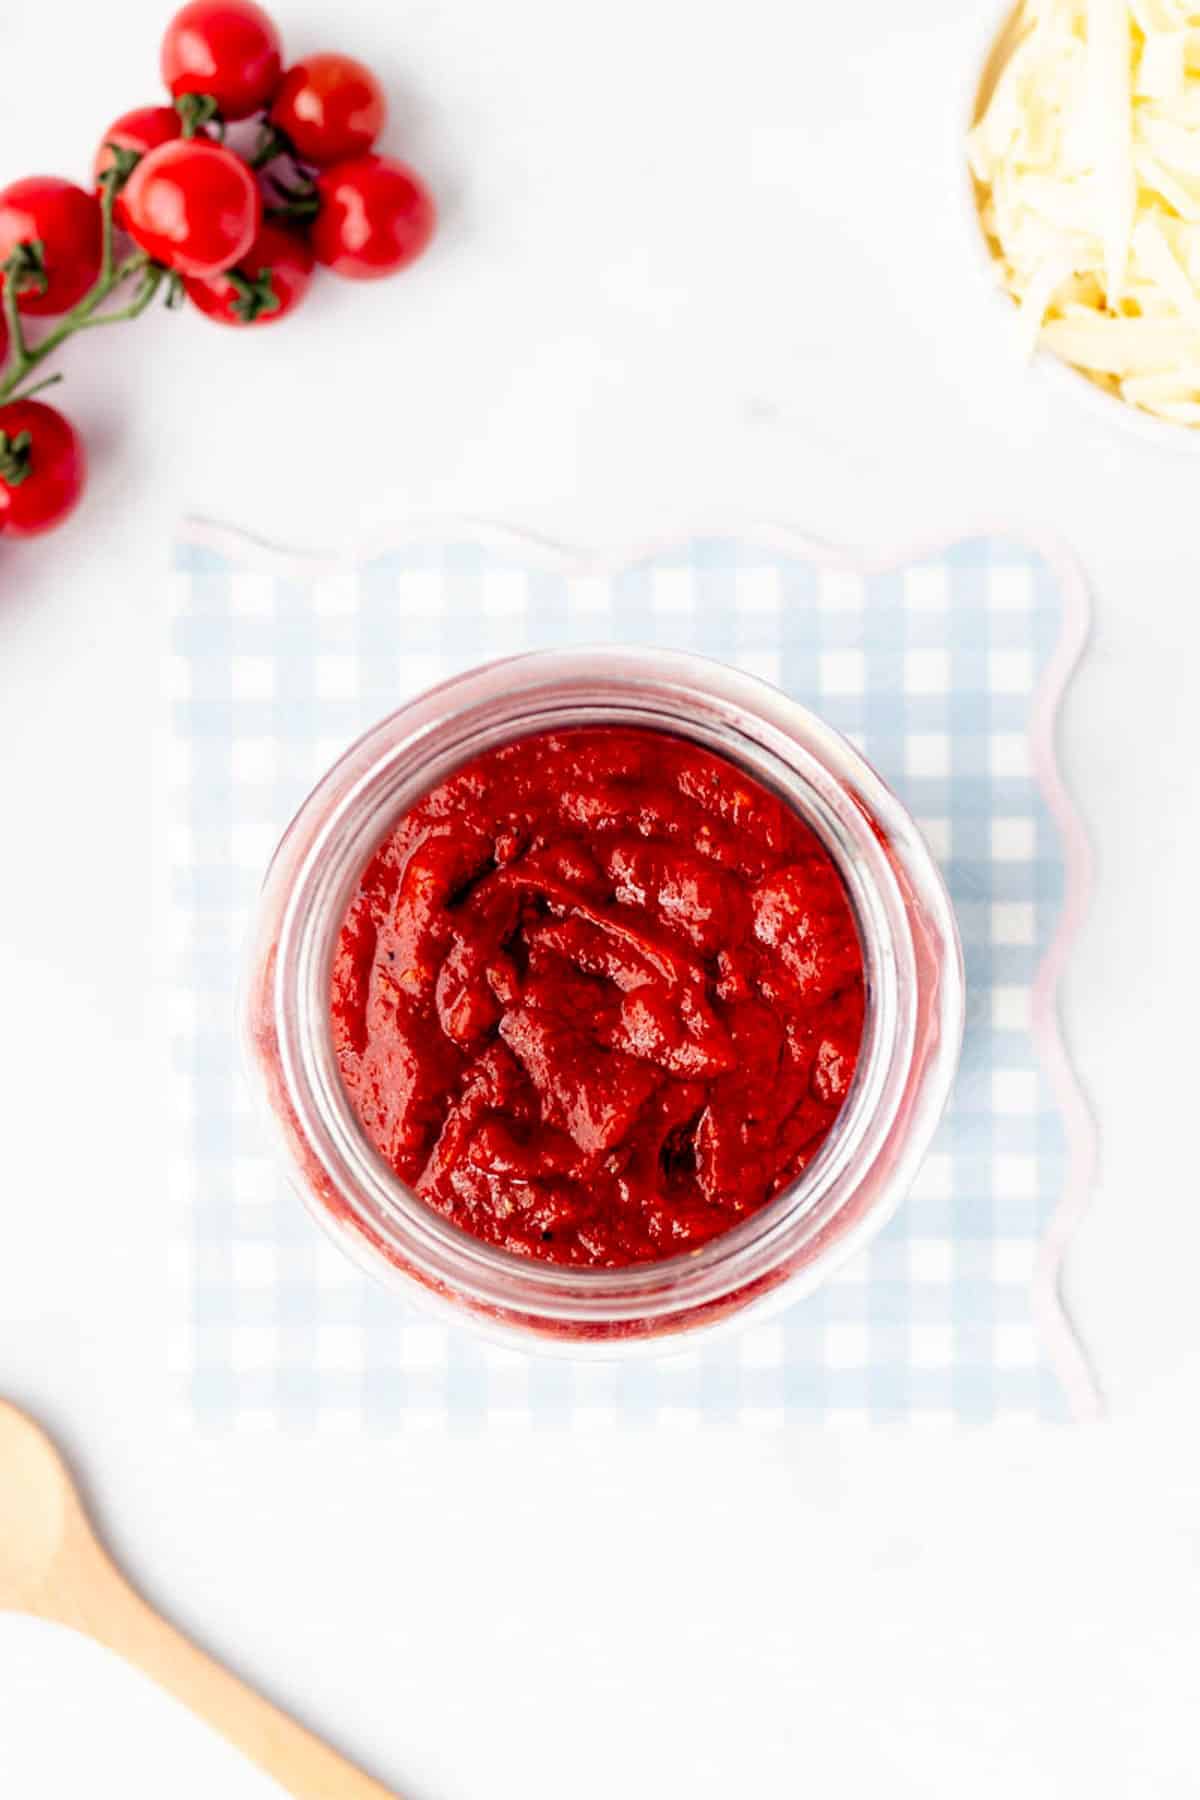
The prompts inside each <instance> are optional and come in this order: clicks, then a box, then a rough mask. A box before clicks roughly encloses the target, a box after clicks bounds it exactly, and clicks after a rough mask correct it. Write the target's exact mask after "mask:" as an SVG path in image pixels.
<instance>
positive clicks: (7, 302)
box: [4, 274, 29, 368]
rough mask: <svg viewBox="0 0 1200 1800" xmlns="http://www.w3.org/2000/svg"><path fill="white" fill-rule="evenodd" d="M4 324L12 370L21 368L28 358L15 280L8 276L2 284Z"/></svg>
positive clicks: (14, 277)
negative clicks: (6, 328) (6, 331)
mask: <svg viewBox="0 0 1200 1800" xmlns="http://www.w3.org/2000/svg"><path fill="white" fill-rule="evenodd" d="M4 322H5V324H6V325H7V326H8V354H9V360H10V362H11V363H12V364H13V366H14V368H21V367H23V366H24V364H25V363H26V362H27V360H28V357H29V346H28V345H27V344H26V342H25V326H24V323H23V321H22V319H21V314H20V310H19V309H18V306H17V280H16V276H15V275H11V274H10V275H9V276H8V277H7V279H6V280H5V283H4Z"/></svg>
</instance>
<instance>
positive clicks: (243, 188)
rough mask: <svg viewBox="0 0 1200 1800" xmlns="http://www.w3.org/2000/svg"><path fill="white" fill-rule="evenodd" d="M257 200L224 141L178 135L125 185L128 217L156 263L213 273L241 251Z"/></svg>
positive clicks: (258, 214)
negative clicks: (214, 142)
mask: <svg viewBox="0 0 1200 1800" xmlns="http://www.w3.org/2000/svg"><path fill="white" fill-rule="evenodd" d="M261 218H262V201H261V200H260V198H259V193H258V186H257V183H256V182H255V179H254V177H253V175H252V174H251V173H250V170H249V169H248V168H247V167H246V165H245V163H244V162H243V161H242V160H241V158H240V157H238V156H235V155H234V153H233V151H232V150H227V149H226V148H225V146H224V145H223V144H212V143H208V142H206V141H205V140H203V139H201V138H179V139H177V140H176V141H175V142H173V143H170V144H160V145H159V146H158V149H157V150H151V151H149V152H148V154H147V155H145V156H143V158H142V160H141V162H140V163H139V164H138V166H137V168H136V169H135V170H134V171H133V174H132V175H131V176H130V177H129V180H128V182H127V183H126V185H125V224H126V228H127V230H128V232H129V235H130V236H131V237H132V238H133V240H134V242H135V243H136V244H139V245H140V246H141V248H142V249H143V250H144V251H145V252H146V254H147V256H150V257H152V258H153V260H154V261H155V262H160V263H165V264H166V265H167V267H168V268H169V269H176V270H177V271H178V272H179V274H180V275H218V274H220V272H221V270H222V269H231V268H232V267H233V265H234V264H235V263H238V262H240V261H241V260H242V258H243V256H245V254H246V252H247V251H248V250H249V248H250V246H251V245H252V244H253V242H254V239H255V237H256V236H257V234H258V227H259V223H260V221H261Z"/></svg>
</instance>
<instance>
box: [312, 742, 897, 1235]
mask: <svg viewBox="0 0 1200 1800" xmlns="http://www.w3.org/2000/svg"><path fill="white" fill-rule="evenodd" d="M863 1006H864V993H863V962H862V952H861V948H860V944H859V939H858V934H857V931H856V928H855V924H854V919H853V915H852V912H851V908H850V903H849V900H848V898H847V895H846V891H845V889H844V887H843V885H842V881H841V878H840V876H839V875H838V872H837V870H836V868H835V867H834V864H833V862H832V860H831V859H830V857H829V855H828V853H827V851H826V850H825V849H824V847H823V846H822V845H821V843H820V841H819V840H818V838H817V837H816V836H815V834H814V833H813V832H812V830H811V829H810V828H809V827H808V826H807V825H806V824H805V823H804V822H803V820H802V819H800V817H799V816H798V815H797V814H796V813H795V812H794V811H792V809H791V808H790V807H788V806H787V805H786V804H785V803H784V802H783V801H781V800H780V799H779V798H777V797H776V796H775V795H774V794H773V793H771V792H770V790H768V789H767V788H766V787H764V786H763V785H762V784H761V783H759V782H757V781H755V780H754V779H753V778H752V777H750V776H748V775H747V774H745V773H744V772H743V771H742V770H741V769H740V768H738V767H737V766H736V765H735V764H734V763H732V762H729V761H727V760H726V759H725V758H723V757H721V756H718V755H715V754H714V753H713V752H711V751H709V750H706V749H703V748H701V747H700V746H699V745H696V744H693V743H690V742H689V741H688V740H687V739H684V738H678V737H672V736H668V735H666V734H662V733H658V732H654V731H645V730H635V729H626V728H623V727H612V726H606V727H597V728H595V729H585V728H581V729H574V730H569V731H562V732H555V733H549V732H547V733H541V734H538V735H535V736H530V737H526V738H522V739H519V740H518V741H516V742H515V743H511V744H507V745H505V746H503V747H501V748H498V749H495V750H492V751H489V752H487V753H486V754H484V755H482V756H480V757H478V758H477V759H476V760H475V761H474V762H471V763H469V764H467V765H465V766H464V767H463V768H461V769H459V770H458V771H457V772H456V773H455V774H454V775H452V776H451V777H450V778H449V779H448V780H447V781H445V782H443V783H442V785H441V786H440V787H438V788H435V789H434V790H433V792H432V793H430V794H427V795H426V797H425V798H424V799H423V800H422V801H420V802H419V803H418V804H417V805H416V806H414V807H413V808H412V810H411V811H410V812H408V813H406V814H405V815H404V816H403V817H402V818H401V819H400V820H399V821H398V822H397V824H396V825H395V827H394V828H393V829H392V831H391V832H390V834H389V836H388V837H387V838H386V840H385V841H384V842H383V843H382V844H381V845H380V847H379V849H378V850H377V851H376V853H375V855H374V856H373V857H372V859H371V861H370V863H369V864H368V865H367V867H366V869H365V870H364V871H363V874H362V878H361V880H360V883H359V887H358V891H357V893H356V894H355V897H354V899H353V901H352V903H351V905H350V907H349V910H348V912H347V914H346V917H345V920H344V922H343V924H342V927H341V932H340V935H339V938H338V943H337V948H336V953H335V959H334V969H333V980H332V994H331V1012H332V1024H333V1036H334V1047H335V1050H336V1054H337V1059H338V1064H339V1067H340V1070H341V1075H342V1080H343V1082H344V1084H345V1087H346V1091H347V1093H348V1095H349V1097H350V1101H351V1104H352V1106H353V1108H354V1111H355V1113H356V1114H357V1116H358V1119H359V1121H360V1123H361V1125H362V1128H363V1130H364V1131H365V1133H366V1135H367V1137H368V1138H369V1139H370V1141H371V1143H372V1144H373V1145H374V1146H375V1148H376V1149H377V1150H378V1151H379V1153H380V1154H381V1155H382V1156H383V1158H384V1160H385V1161H386V1162H387V1163H389V1164H390V1165H391V1167H392V1168H393V1169H394V1170H395V1172H396V1173H397V1175H399V1176H400V1177H401V1179H402V1180H403V1181H405V1182H406V1183H407V1184H408V1185H409V1186H410V1187H411V1188H413V1189H414V1190H415V1191H416V1192H417V1193H418V1194H419V1195H420V1196H421V1197H422V1198H423V1199H424V1200H425V1201H427V1202H428V1204H429V1205H430V1206H432V1207H434V1208H436V1209H437V1211H438V1212H440V1213H442V1214H444V1216H445V1217H446V1218H448V1219H450V1220H452V1221H453V1223H454V1224H456V1225H458V1226H460V1227H462V1229H464V1230H465V1231H468V1232H471V1233H472V1234H473V1235H475V1236H476V1237H479V1238H483V1239H485V1240H486V1241H487V1242H489V1243H491V1244H495V1245H498V1246H500V1247H501V1248H503V1249H505V1250H509V1251H513V1252H516V1253H517V1254H520V1255H525V1256H533V1257H539V1258H542V1259H546V1260H550V1261H554V1262H561V1263H571V1264H579V1265H585V1266H590V1267H597V1268H621V1267H624V1266H626V1265H628V1264H630V1263H636V1262H648V1261H654V1260H657V1259H659V1258H663V1257H667V1256H674V1255H678V1254H680V1253H682V1252H685V1251H688V1250H693V1249H696V1248H697V1247H699V1246H700V1245H701V1244H703V1243H705V1242H707V1241H708V1240H709V1239H711V1238H713V1237H715V1236H716V1235H717V1234H718V1233H720V1232H722V1231H726V1230H728V1229H729V1228H730V1226H732V1225H735V1224H737V1223H738V1222H739V1221H740V1220H741V1219H743V1218H744V1217H746V1216H747V1215H748V1214H750V1213H752V1212H754V1211H755V1210H756V1209H757V1208H758V1207H761V1206H762V1205H764V1204H765V1202H766V1201H767V1200H769V1199H770V1198H771V1197H772V1196H773V1195H775V1194H777V1193H779V1192H780V1190H781V1189H783V1188H784V1187H787V1186H788V1185H789V1184H790V1183H791V1182H792V1181H794V1180H795V1178H796V1177H797V1176H798V1175H799V1174H800V1173H801V1172H802V1170H803V1169H804V1168H805V1167H806V1165H807V1164H808V1163H809V1162H811V1160H812V1158H813V1157H814V1155H815V1154H816V1152H817V1151H818V1150H819V1148H820V1146H821V1144H822V1142H823V1141H824V1139H825V1138H826V1136H827V1135H828V1133H829V1130H830V1127H831V1126H832V1125H833V1122H834V1120H835V1119H836V1117H837V1114H838V1112H839V1110H840V1108H841V1106H842V1104H843V1102H844V1100H845V1098H846V1094H847V1091H848V1089H849V1086H850V1081H851V1078H852V1076H853V1073H854V1066H855V1060H856V1057H857V1054H858V1048H859V1042H860V1039H861V1036H862V1027H863Z"/></svg>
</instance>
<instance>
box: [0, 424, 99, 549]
mask: <svg viewBox="0 0 1200 1800" xmlns="http://www.w3.org/2000/svg"><path fill="white" fill-rule="evenodd" d="M86 475H87V457H86V455H85V454H84V448H83V443H82V441H81V439H80V437H79V435H78V433H77V432H76V430H75V428H74V426H73V425H71V424H69V423H68V421H67V420H66V419H64V418H63V416H62V414H61V413H60V412H55V410H54V408H53V407H52V406H43V404H42V402H41V401H40V400H11V401H10V402H9V403H8V405H7V406H0V537H13V538H23V537H36V536H37V535H38V533H39V532H40V531H51V530H53V528H54V526H55V525H61V524H62V522H63V520H64V519H65V518H66V516H67V514H68V513H69V512H71V511H72V510H73V508H74V506H75V504H76V502H77V501H78V499H79V496H80V495H81V494H82V492H83V484H84V480H85V478H86Z"/></svg>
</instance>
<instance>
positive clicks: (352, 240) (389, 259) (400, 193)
mask: <svg viewBox="0 0 1200 1800" xmlns="http://www.w3.org/2000/svg"><path fill="white" fill-rule="evenodd" d="M317 199H318V201H319V205H320V210H319V211H318V213H317V216H316V219H315V220H314V222H313V230H312V242H313V249H314V250H315V251H316V253H317V260H318V262H323V263H326V264H328V266H329V268H331V269H332V270H333V271H334V272H335V274H338V275H347V276H349V277H350V278H351V280H354V281H369V280H372V279H374V278H375V277H376V276H379V275H391V274H392V273H393V272H394V271H395V270H396V269H403V268H404V267H405V266H406V264H408V263H410V262H412V261H413V260H414V259H415V258H416V257H418V256H420V254H421V252H422V250H424V248H425V246H426V244H427V243H428V242H429V240H430V238H431V237H432V236H433V227H434V223H435V221H436V217H437V215H436V213H435V211H434V205H433V200H432V199H431V197H430V195H429V192H428V190H427V188H426V187H425V186H424V184H423V183H422V182H421V180H420V178H419V177H418V176H417V175H415V174H414V173H413V171H412V170H411V169H409V168H406V167H405V165H404V164H403V163H399V162H394V161H393V160H392V159H391V157H388V156H358V157H355V158H353V160H352V161H350V162H342V163H335V164H334V166H333V168H332V169H326V170H324V171H323V172H322V173H321V174H320V175H319V176H318V177H317Z"/></svg>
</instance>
